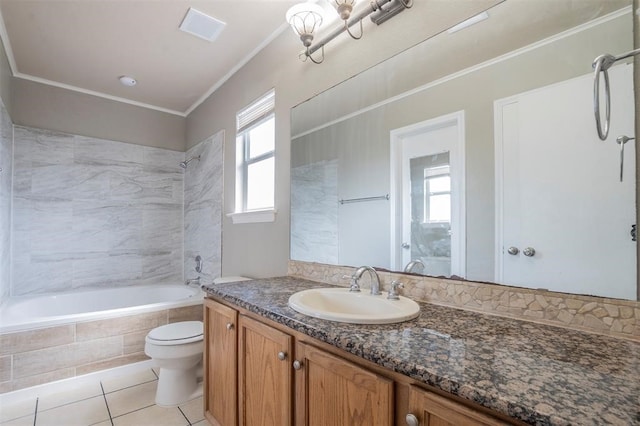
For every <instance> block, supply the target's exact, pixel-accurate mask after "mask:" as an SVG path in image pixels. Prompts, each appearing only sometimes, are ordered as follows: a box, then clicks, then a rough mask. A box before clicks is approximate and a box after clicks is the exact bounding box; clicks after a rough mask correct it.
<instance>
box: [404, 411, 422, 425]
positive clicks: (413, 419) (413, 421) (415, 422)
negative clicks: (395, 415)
mask: <svg viewBox="0 0 640 426" xmlns="http://www.w3.org/2000/svg"><path fill="white" fill-rule="evenodd" d="M404 420H405V422H407V426H420V422H418V418H417V417H416V416H414V415H413V414H407V417H405V418H404Z"/></svg>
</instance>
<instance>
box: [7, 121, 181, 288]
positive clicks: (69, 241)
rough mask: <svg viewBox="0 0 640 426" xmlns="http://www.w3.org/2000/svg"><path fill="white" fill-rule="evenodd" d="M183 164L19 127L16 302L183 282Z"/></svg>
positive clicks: (154, 151) (139, 149)
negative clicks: (72, 292) (101, 289)
mask: <svg viewBox="0 0 640 426" xmlns="http://www.w3.org/2000/svg"><path fill="white" fill-rule="evenodd" d="M183 158H184V153H182V152H174V151H169V150H165V149H159V148H152V147H144V146H140V145H133V144H127V143H122V142H115V141H109V140H101V139H95V138H89V137H83V136H77V135H70V134H64V133H56V132H51V131H45V130H39V129H33V128H27V127H20V126H14V163H13V166H14V182H13V259H12V262H11V263H12V268H13V275H12V280H11V292H10V293H11V296H20V295H26V294H34V293H48V292H57V291H66V290H73V289H77V288H83V287H100V286H126V285H131V284H163V283H176V282H180V281H182V276H183V273H182V272H183V271H182V266H183V265H182V258H183V191H184V190H183V177H184V175H183V170H182V169H181V168H180V167H179V163H180V162H181V161H182V160H183Z"/></svg>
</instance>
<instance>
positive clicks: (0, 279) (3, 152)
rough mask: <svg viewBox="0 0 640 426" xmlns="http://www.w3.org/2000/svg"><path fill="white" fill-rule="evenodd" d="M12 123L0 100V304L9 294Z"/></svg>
mask: <svg viewBox="0 0 640 426" xmlns="http://www.w3.org/2000/svg"><path fill="white" fill-rule="evenodd" d="M12 159H13V124H12V123H11V118H10V117H9V114H8V113H7V110H6V109H5V107H4V105H3V104H2V100H0V169H2V170H1V171H0V305H1V304H2V302H3V301H4V300H5V299H7V298H8V297H9V294H10V290H11V288H10V277H11V275H10V271H11V265H10V261H11V187H12V175H13V170H12V168H13V163H12Z"/></svg>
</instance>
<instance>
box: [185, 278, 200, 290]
mask: <svg viewBox="0 0 640 426" xmlns="http://www.w3.org/2000/svg"><path fill="white" fill-rule="evenodd" d="M184 284H185V285H189V286H190V285H192V284H197V285H198V287H200V276H199V275H198V276H197V277H195V278H191V279H188V280H186V281H185V282H184Z"/></svg>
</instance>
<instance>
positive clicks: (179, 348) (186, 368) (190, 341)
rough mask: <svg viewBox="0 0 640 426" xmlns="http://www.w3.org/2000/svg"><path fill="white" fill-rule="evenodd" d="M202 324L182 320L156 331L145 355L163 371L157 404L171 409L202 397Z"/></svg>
mask: <svg viewBox="0 0 640 426" xmlns="http://www.w3.org/2000/svg"><path fill="white" fill-rule="evenodd" d="M202 333H203V324H202V321H182V322H176V323H173V324H167V325H163V326H160V327H157V328H154V329H153V330H151V331H150V332H149V334H147V337H146V338H145V345H144V353H145V354H147V356H149V357H151V358H152V359H153V361H154V363H155V365H156V366H157V367H159V368H160V377H159V379H158V390H157V391H156V404H158V405H160V406H165V407H167V406H168V407H170V406H176V405H178V404H182V403H183V402H185V401H188V400H190V399H193V398H196V397H198V396H200V395H202V384H201V383H198V369H199V368H200V366H201V363H202V352H203V349H204V345H203V334H202Z"/></svg>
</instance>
